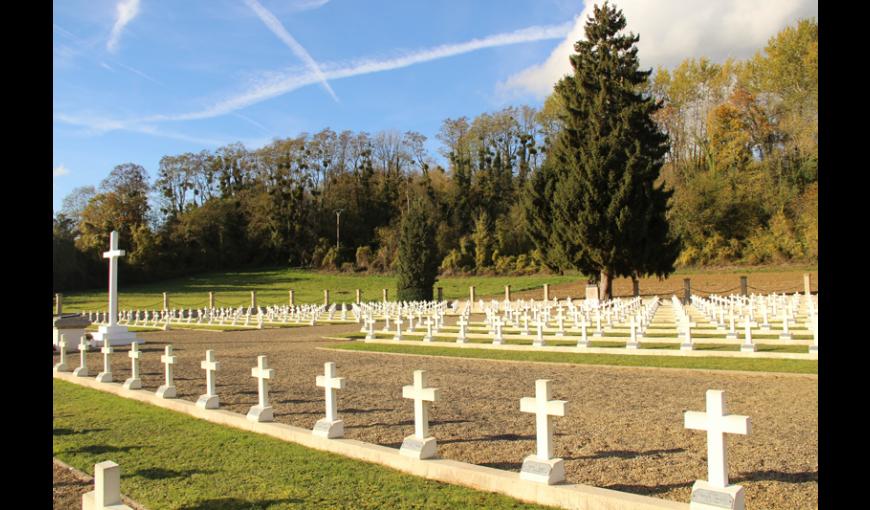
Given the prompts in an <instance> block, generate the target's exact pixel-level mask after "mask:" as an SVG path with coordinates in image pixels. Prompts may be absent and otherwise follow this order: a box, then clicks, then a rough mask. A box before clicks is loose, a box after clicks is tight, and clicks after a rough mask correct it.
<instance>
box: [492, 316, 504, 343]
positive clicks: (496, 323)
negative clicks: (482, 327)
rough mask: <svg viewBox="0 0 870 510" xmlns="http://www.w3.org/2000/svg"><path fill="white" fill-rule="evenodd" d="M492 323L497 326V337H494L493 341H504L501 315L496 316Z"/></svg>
mask: <svg viewBox="0 0 870 510" xmlns="http://www.w3.org/2000/svg"><path fill="white" fill-rule="evenodd" d="M492 324H493V326H495V337H494V338H493V339H492V343H494V344H496V345H498V344H502V343H504V338H502V336H501V317H498V316H496V318H495V319H493V320H492Z"/></svg>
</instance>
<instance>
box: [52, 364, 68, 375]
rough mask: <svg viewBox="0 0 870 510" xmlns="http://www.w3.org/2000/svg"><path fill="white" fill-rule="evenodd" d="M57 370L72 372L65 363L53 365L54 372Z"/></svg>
mask: <svg viewBox="0 0 870 510" xmlns="http://www.w3.org/2000/svg"><path fill="white" fill-rule="evenodd" d="M58 372H72V369H71V368H70V367H69V365H67V364H66V363H58V364H57V365H55V366H54V373H58Z"/></svg>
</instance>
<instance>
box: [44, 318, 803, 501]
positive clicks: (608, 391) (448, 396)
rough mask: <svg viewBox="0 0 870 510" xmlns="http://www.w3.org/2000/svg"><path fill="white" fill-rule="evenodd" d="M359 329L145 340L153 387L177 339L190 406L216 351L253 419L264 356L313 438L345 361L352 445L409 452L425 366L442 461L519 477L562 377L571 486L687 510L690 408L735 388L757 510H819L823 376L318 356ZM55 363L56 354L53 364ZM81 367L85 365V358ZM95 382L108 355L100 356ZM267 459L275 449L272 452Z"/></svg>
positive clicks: (221, 385) (119, 357)
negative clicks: (538, 394)
mask: <svg viewBox="0 0 870 510" xmlns="http://www.w3.org/2000/svg"><path fill="white" fill-rule="evenodd" d="M357 330H359V326H357V325H337V326H316V327H306V328H292V329H266V330H261V331H242V332H223V333H214V332H205V331H167V332H154V333H141V334H140V335H141V336H142V337H143V338H145V339H146V340H147V342H148V343H147V344H145V345H143V346H142V350H143V351H144V354H143V360H142V365H141V373H142V375H141V377H142V383H143V385H144V387H145V388H146V389H152V390H156V388H157V387H158V386H159V385H160V384H162V382H163V377H164V376H163V365H162V364H161V363H160V361H159V359H160V354H161V353H162V351H163V347H164V345H166V344H167V343H170V342H171V343H172V344H173V346H174V350H175V355H176V356H177V359H178V364H177V365H176V366H175V368H174V370H175V381H176V383H175V384H176V386H177V389H178V395H179V398H183V399H186V400H190V401H195V400H196V399H197V398H198V396H199V395H200V394H202V393H204V392H205V374H204V373H203V370H202V369H200V367H199V364H200V360H203V359H205V350H206V349H214V350H215V351H216V352H215V355H216V358H217V360H218V361H219V362H220V363H221V366H220V371H219V372H218V375H217V392H218V394H219V395H220V400H221V406H222V407H223V408H225V409H229V410H232V411H235V412H238V413H242V414H244V413H247V411H248V409H249V408H250V406H252V405H255V404H256V403H257V384H256V380H255V379H253V378H252V377H251V376H250V374H251V368H252V367H254V366H255V365H256V356H257V355H258V354H266V355H268V356H269V366H270V367H271V368H274V369H275V379H274V380H273V381H271V382H270V390H271V391H270V401H271V404H272V405H273V406H274V409H275V420H276V421H279V422H282V423H289V424H291V425H295V426H299V427H305V428H311V427H313V425H314V422H315V421H317V420H318V419H319V418H321V417H322V415H323V412H324V407H323V406H324V403H323V398H324V397H323V392H322V389H320V388H317V387H316V386H315V385H314V378H315V376H316V375H318V374H322V373H323V363H324V362H326V361H334V362H335V363H336V365H337V372H338V375H339V376H341V377H345V378H347V387H346V389H344V390H342V391H340V392H339V395H338V410H339V415H340V417H341V418H342V419H343V420H344V423H345V437H347V438H350V439H358V440H361V441H366V442H371V443H377V444H381V445H385V446H389V447H394V448H398V447H399V446H400V445H401V442H402V439H403V438H404V437H405V436H407V435H410V434H412V433H413V429H414V425H413V404H412V402H411V401H409V400H405V399H403V398H402V386H403V385H406V384H411V383H412V380H413V376H412V373H413V371H414V370H418V369H423V370H427V371H428V374H427V375H428V379H429V385H430V386H434V387H437V388H440V390H441V400H440V401H439V402H436V403H435V404H433V405H432V407H431V411H430V419H431V420H432V421H431V422H430V430H431V433H432V434H433V435H434V436H435V437H436V438H437V440H438V451H439V454H440V455H441V456H442V457H445V458H450V459H455V460H459V461H464V462H470V463H473V464H481V465H486V466H491V467H496V468H500V469H507V470H512V471H518V470H519V469H520V466H521V465H522V460H523V458H524V457H525V456H526V455H529V454H531V453H533V452H534V449H535V441H534V434H535V420H534V417H533V416H532V415H530V414H526V413H521V412H520V411H519V400H520V398H521V397H526V396H528V397H532V396H534V392H535V380H536V379H545V378H546V379H552V380H553V398H554V399H560V400H567V401H568V405H567V413H566V416H565V417H561V418H554V423H555V430H556V437H555V451H556V455H557V456H559V457H561V458H563V459H564V460H565V472H566V477H567V480H568V481H569V482H572V483H584V484H589V485H594V486H597V487H603V488H610V489H615V490H620V491H626V492H633V493H636V494H644V495H651V496H655V497H659V498H665V499H672V500H677V501H683V502H688V501H689V497H690V493H691V486H692V484H693V483H694V481H695V480H696V479H699V478H706V474H707V464H706V434H705V433H704V432H701V431H689V430H686V429H685V428H684V427H683V412H684V411H687V410H693V411H704V410H705V409H704V406H705V396H704V395H705V391H706V390H707V389H721V390H725V392H726V393H725V396H726V404H727V412H729V413H733V414H741V415H748V416H749V417H750V419H751V423H752V427H751V433H750V434H749V435H748V436H736V435H730V436H728V441H729V446H728V456H729V474H730V478H731V481H732V483H740V484H741V485H743V486H744V489H745V491H746V501H747V508H749V509H761V508H765V509H789V510H791V509H810V508H818V378H817V377H814V376H805V375H787V374H745V373H739V374H738V373H727V372H726V373H723V372H714V371H692V370H678V369H641V368H621V367H600V366H563V365H558V366H557V365H545V364H538V363H504V362H495V361H485V360H460V359H449V358H437V357H425V356H396V355H386V354H377V353H359V352H336V351H324V350H319V349H317V348H316V347H322V346H324V345H327V344H330V343H335V342H334V341H326V340H323V339H322V338H321V337H323V336H328V335H337V334H341V333H347V332H351V331H357ZM54 362H57V355H56V354H55V355H54ZM70 363H71V365H72V366H73V367H75V366H78V354H77V353H74V356H72V357H71V359H70ZM88 364H89V367H90V370H91V372H92V373H93V375H96V373H97V372H99V370H100V369H101V367H102V355H101V354H99V353H98V352H91V353H89V356H88ZM112 367H113V375H114V380H115V381H116V382H117V381H123V380H124V379H125V378H127V377H129V375H130V362H129V358H128V357H127V348H119V349H118V350H117V351H116V352H115V353H114V354H112ZM265 454H266V453H265V452H264V455H265Z"/></svg>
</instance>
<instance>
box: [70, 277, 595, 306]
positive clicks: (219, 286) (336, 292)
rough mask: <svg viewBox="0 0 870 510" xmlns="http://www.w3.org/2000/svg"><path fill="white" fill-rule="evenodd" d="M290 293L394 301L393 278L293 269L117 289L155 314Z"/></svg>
mask: <svg viewBox="0 0 870 510" xmlns="http://www.w3.org/2000/svg"><path fill="white" fill-rule="evenodd" d="M580 278H581V277H580V276H578V275H566V276H558V275H539V276H493V277H487V276H472V277H450V278H442V279H440V280H439V281H438V283H436V286H438V287H443V288H444V298H445V299H456V298H460V297H467V296H468V287H469V286H470V285H474V286H476V292H477V294H479V295H481V296H484V295H491V294H497V293H504V286H505V285H511V290H512V291H522V290H528V289H534V288H539V287H541V286H543V285H544V284H545V283H549V284H559V283H565V282H573V281H577V280H578V279H580ZM290 289H293V293H294V300H295V302H296V303H297V304H302V303H318V304H319V303H323V289H328V290H329V298H330V302H337V303H342V302H344V303H351V302H353V301H354V300H355V298H356V289H360V290H361V291H362V293H363V295H362V298H363V300H380V299H381V289H388V292H389V297H390V298H395V296H396V277H395V276H391V275H366V274H332V273H317V272H313V271H303V270H298V269H271V270H260V271H251V272H243V273H241V272H231V273H210V274H201V275H197V276H191V277H188V278H180V279H175V280H166V281H162V282H157V283H151V284H147V285H136V286H130V287H126V288H125V287H120V288H119V293H118V301H119V308H120V309H128V308H132V309H135V308H142V309H149V310H152V309H158V308H162V306H163V293H164V292H167V293H169V305H170V306H171V307H175V308H181V307H183V308H188V307H204V306H207V305H208V293H209V292H210V291H211V292H214V297H215V305H216V306H242V305H249V304H250V303H251V291H252V290H254V291H257V304H259V305H271V304H282V305H283V304H287V303H288V302H289V296H288V291H289V290H290ZM106 292H107V291H106V289H99V290H94V291H91V292H81V293H70V294H69V295H66V294H65V295H64V297H63V309H64V311H69V312H79V311H88V310H104V309H106V308H107V307H108V294H107V293H106Z"/></svg>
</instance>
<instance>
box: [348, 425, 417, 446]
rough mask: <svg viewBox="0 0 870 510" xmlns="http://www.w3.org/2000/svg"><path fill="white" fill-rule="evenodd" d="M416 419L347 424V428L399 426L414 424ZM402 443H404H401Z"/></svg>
mask: <svg viewBox="0 0 870 510" xmlns="http://www.w3.org/2000/svg"><path fill="white" fill-rule="evenodd" d="M413 424H414V420H404V421H400V422H398V423H380V422H378V423H367V424H365V425H345V426H344V428H345V429H368V428H371V427H399V426H401V425H413ZM399 444H400V445H401V444H402V443H399Z"/></svg>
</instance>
